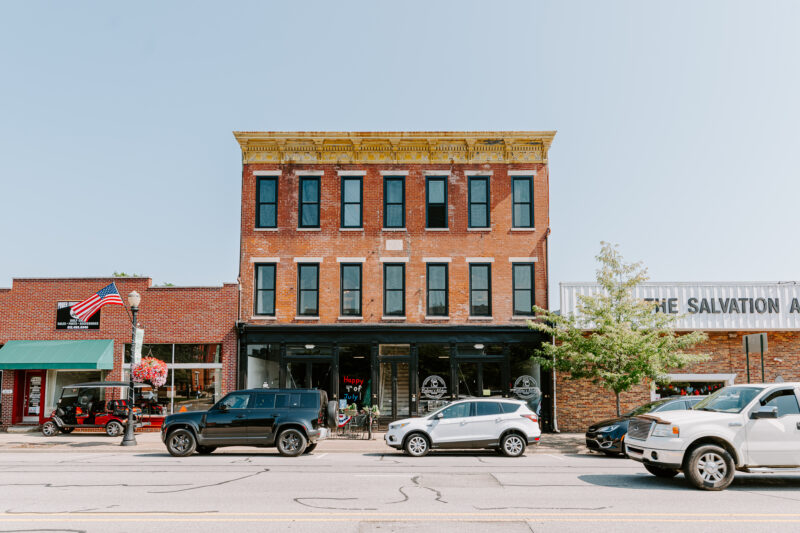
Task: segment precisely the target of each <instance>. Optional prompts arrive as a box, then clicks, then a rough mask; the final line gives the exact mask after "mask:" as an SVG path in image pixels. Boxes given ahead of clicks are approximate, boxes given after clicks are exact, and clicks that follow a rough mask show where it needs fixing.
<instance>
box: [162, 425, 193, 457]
mask: <svg viewBox="0 0 800 533" xmlns="http://www.w3.org/2000/svg"><path fill="white" fill-rule="evenodd" d="M196 447H197V440H196V439H195V438H194V434H193V433H192V432H191V431H189V430H188V429H176V430H175V431H173V432H171V433H170V434H169V435H168V436H167V451H168V452H169V454H170V455H172V456H174V457H185V456H187V455H191V454H192V453H194V449H195V448H196Z"/></svg>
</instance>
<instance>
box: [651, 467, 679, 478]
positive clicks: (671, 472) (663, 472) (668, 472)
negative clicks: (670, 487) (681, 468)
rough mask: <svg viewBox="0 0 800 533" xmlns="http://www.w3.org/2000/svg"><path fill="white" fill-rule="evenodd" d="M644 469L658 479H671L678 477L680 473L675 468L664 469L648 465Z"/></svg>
mask: <svg viewBox="0 0 800 533" xmlns="http://www.w3.org/2000/svg"><path fill="white" fill-rule="evenodd" d="M644 468H645V470H647V471H648V472H650V473H651V474H653V475H654V476H656V477H663V478H666V479H669V478H673V477H675V476H677V475H678V471H677V470H675V469H673V468H664V467H661V466H655V465H648V464H645V465H644Z"/></svg>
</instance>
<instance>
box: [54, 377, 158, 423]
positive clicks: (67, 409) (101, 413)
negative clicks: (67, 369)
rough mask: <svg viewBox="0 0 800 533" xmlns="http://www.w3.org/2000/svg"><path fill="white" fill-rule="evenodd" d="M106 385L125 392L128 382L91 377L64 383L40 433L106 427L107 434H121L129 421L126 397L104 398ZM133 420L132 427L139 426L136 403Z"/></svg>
mask: <svg viewBox="0 0 800 533" xmlns="http://www.w3.org/2000/svg"><path fill="white" fill-rule="evenodd" d="M108 389H122V390H124V391H125V392H127V389H128V384H127V383H124V382H121V381H93V382H89V383H75V384H73V385H68V386H66V387H64V388H63V389H61V397H60V398H59V399H58V404H57V406H56V408H55V410H54V411H53V412H52V413H51V414H50V418H49V419H48V420H47V421H45V423H44V424H43V425H42V433H44V435H45V436H47V437H52V436H53V435H55V434H57V433H58V432H59V431H60V432H62V433H71V432H72V431H73V430H74V429H75V428H105V430H106V435H108V436H109V437H118V436H120V435H122V433H123V432H124V431H125V426H126V425H127V424H128V401H127V400H106V398H107V396H106V392H107V391H108ZM122 395H125V394H122ZM113 396H120V394H114V395H113ZM133 420H134V424H135V425H134V429H135V428H137V427H141V426H142V422H141V420H142V410H141V409H139V408H138V407H134V408H133Z"/></svg>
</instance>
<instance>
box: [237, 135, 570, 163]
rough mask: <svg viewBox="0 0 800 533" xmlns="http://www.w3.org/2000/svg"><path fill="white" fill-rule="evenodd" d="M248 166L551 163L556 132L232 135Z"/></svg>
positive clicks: (243, 160)
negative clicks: (550, 150) (550, 153)
mask: <svg viewBox="0 0 800 533" xmlns="http://www.w3.org/2000/svg"><path fill="white" fill-rule="evenodd" d="M233 134H234V136H235V137H236V140H237V141H238V142H239V146H241V148H242V162H243V163H245V164H247V163H297V164H303V163H334V164H336V163H338V164H347V163H352V164H365V163H367V164H387V163H388V164H391V163H398V164H413V163H428V164H435V163H444V164H449V163H462V164H463V163H547V152H548V150H549V148H550V145H551V144H552V142H553V138H554V137H555V135H556V132H555V131H468V132H442V131H406V132H363V131H360V132H322V131H319V132H314V131H310V132H303V131H296V132H279V131H269V132H257V131H235V132H233Z"/></svg>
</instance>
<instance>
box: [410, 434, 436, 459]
mask: <svg viewBox="0 0 800 533" xmlns="http://www.w3.org/2000/svg"><path fill="white" fill-rule="evenodd" d="M403 450H404V451H405V452H406V453H407V454H408V455H410V456H411V457H425V456H426V455H428V452H429V451H431V441H430V440H428V437H426V436H425V435H423V434H422V433H412V434H411V435H409V436H408V437H406V442H405V444H403Z"/></svg>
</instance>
